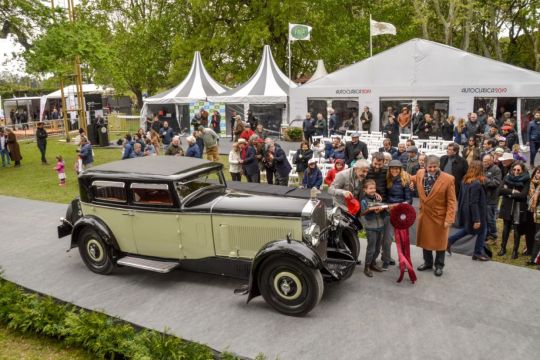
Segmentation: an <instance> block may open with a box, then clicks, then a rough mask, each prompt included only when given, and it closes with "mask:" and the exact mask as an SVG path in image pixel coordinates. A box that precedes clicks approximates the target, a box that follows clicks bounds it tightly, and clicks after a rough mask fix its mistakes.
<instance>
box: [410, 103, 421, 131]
mask: <svg viewBox="0 0 540 360" xmlns="http://www.w3.org/2000/svg"><path fill="white" fill-rule="evenodd" d="M423 119H424V114H422V112H421V111H420V107H419V106H418V105H415V106H414V111H413V113H412V116H411V123H412V127H413V134H415V135H416V131H417V130H418V125H419V124H420V121H422V120H423Z"/></svg>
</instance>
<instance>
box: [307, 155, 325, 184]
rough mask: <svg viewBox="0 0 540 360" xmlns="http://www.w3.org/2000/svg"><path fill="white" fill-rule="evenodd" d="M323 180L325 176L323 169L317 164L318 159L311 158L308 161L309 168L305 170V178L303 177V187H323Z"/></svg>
mask: <svg viewBox="0 0 540 360" xmlns="http://www.w3.org/2000/svg"><path fill="white" fill-rule="evenodd" d="M322 181H323V176H322V172H321V170H319V168H318V166H317V160H316V159H310V160H309V161H308V168H307V170H306V171H305V172H304V178H303V179H302V188H304V189H311V188H317V189H319V190H320V189H321V186H322Z"/></svg>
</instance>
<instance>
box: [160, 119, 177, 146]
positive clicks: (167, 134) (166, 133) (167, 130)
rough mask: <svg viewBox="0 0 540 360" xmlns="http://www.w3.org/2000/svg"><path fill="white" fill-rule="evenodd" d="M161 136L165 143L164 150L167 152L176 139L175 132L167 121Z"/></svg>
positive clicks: (164, 123) (161, 130)
mask: <svg viewBox="0 0 540 360" xmlns="http://www.w3.org/2000/svg"><path fill="white" fill-rule="evenodd" d="M159 135H160V136H161V142H162V143H163V150H165V151H167V148H168V147H169V145H170V144H171V141H172V139H173V137H174V131H173V129H172V128H171V127H169V123H168V122H167V121H164V122H163V127H162V128H161V129H160V131H159Z"/></svg>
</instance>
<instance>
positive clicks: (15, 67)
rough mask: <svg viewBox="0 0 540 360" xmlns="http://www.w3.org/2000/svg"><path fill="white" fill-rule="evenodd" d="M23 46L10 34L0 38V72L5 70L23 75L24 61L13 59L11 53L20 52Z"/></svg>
mask: <svg viewBox="0 0 540 360" xmlns="http://www.w3.org/2000/svg"><path fill="white" fill-rule="evenodd" d="M22 50H23V47H22V46H21V45H19V44H18V43H16V42H15V41H13V39H12V38H11V36H9V37H8V39H0V73H2V72H4V71H7V72H11V73H16V74H19V75H24V74H25V73H24V62H23V61H17V60H14V59H13V55H12V53H13V52H15V53H20V52H22Z"/></svg>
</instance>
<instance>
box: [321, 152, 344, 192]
mask: <svg viewBox="0 0 540 360" xmlns="http://www.w3.org/2000/svg"><path fill="white" fill-rule="evenodd" d="M343 169H345V161H343V159H337V160H336V162H335V163H334V168H333V169H330V171H328V173H327V174H326V177H325V178H324V183H325V184H326V185H328V186H330V185H332V183H333V182H334V179H335V178H336V174H337V173H338V172H340V171H341V170H343Z"/></svg>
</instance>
